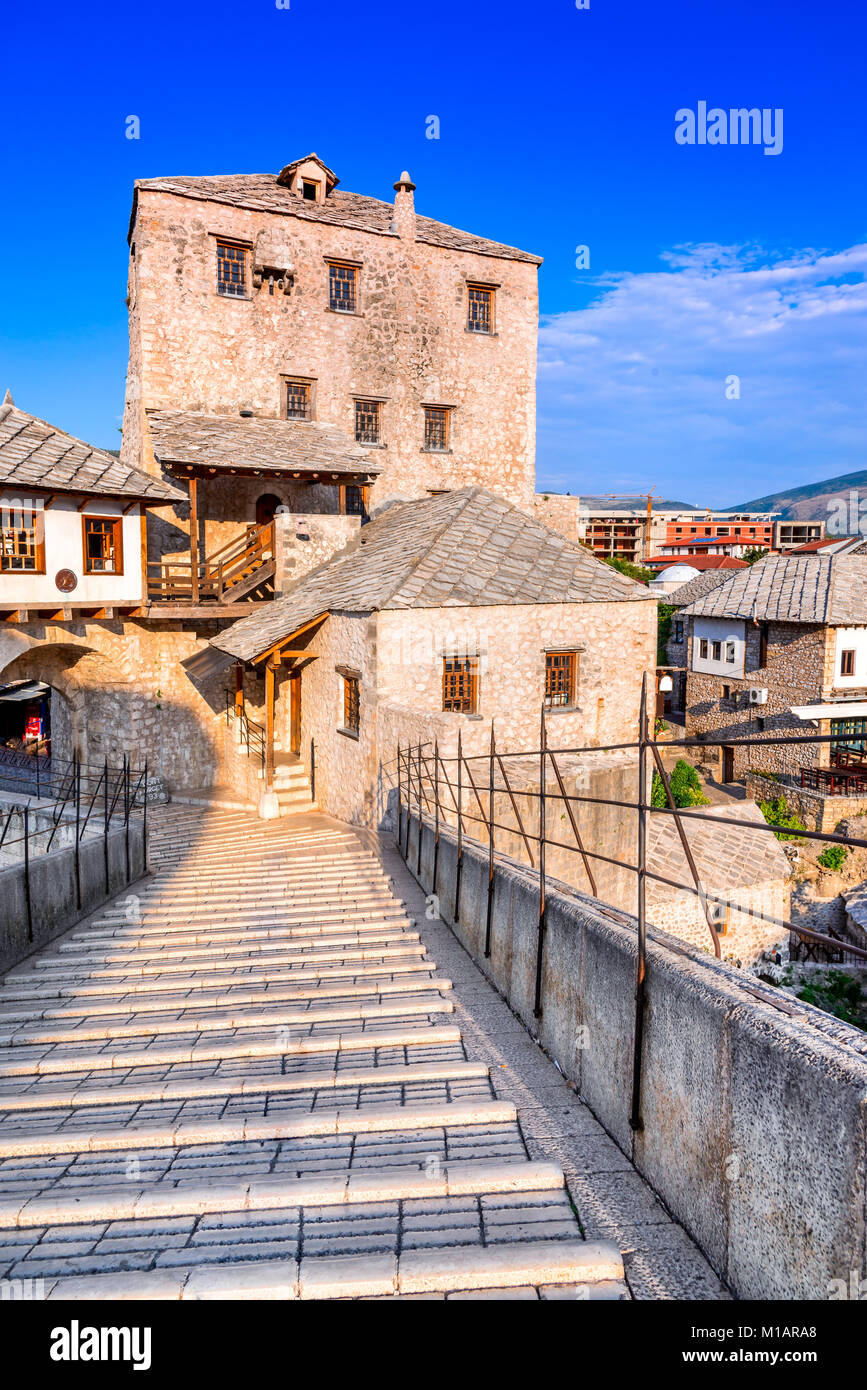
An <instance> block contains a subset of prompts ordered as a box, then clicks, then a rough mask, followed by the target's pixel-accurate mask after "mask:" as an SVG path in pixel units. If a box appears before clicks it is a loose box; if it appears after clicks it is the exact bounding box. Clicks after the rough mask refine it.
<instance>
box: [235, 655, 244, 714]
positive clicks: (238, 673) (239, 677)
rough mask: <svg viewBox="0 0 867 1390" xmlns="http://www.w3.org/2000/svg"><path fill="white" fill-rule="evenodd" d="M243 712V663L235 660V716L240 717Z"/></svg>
mask: <svg viewBox="0 0 867 1390" xmlns="http://www.w3.org/2000/svg"><path fill="white" fill-rule="evenodd" d="M243 713H244V663H243V661H236V662H235V718H236V719H240V718H241V715H242V714H243Z"/></svg>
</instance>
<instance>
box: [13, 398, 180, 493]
mask: <svg viewBox="0 0 867 1390" xmlns="http://www.w3.org/2000/svg"><path fill="white" fill-rule="evenodd" d="M0 485H2V486H4V487H7V486H8V487H15V488H19V489H26V488H38V489H47V490H48V491H50V492H74V493H79V494H80V493H93V494H94V495H98V496H102V497H127V498H132V497H137V498H140V499H142V500H146V501H151V502H174V501H180V500H182V499H183V493H181V492H179V491H178V489H177V488H175V487H172V486H171V484H170V483H165V482H162V480H161V479H159V478H152V477H151V476H150V474H149V473H143V472H141V470H140V469H138V468H130V467H129V465H128V464H126V463H121V462H120V459H117V458H115V456H114V454H109V453H107V452H106V451H105V450H104V449H95V448H94V447H93V445H92V444H86V443H85V442H84V440H83V439H76V438H75V436H74V435H71V434H67V433H66V431H65V430H59V429H56V428H55V426H54V425H49V424H48V423H47V421H45V420H40V419H38V418H37V416H35V415H28V413H27V411H26V410H19V408H18V406H17V405H15V404H14V403H13V401H12V399H11V397H10V396H9V393H8V392H7V394H6V399H5V400H4V401H3V404H2V405H0Z"/></svg>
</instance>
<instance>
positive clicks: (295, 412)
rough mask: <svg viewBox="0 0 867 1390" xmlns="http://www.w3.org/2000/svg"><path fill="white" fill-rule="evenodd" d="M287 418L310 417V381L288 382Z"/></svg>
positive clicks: (306, 418)
mask: <svg viewBox="0 0 867 1390" xmlns="http://www.w3.org/2000/svg"><path fill="white" fill-rule="evenodd" d="M286 419H287V420H309V419H310V382H309V381H287V382H286Z"/></svg>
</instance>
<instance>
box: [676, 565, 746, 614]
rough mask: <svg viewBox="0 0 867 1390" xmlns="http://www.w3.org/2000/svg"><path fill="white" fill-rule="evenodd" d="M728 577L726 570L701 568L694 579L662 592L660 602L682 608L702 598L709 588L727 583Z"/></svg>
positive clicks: (708, 591) (729, 576)
mask: <svg viewBox="0 0 867 1390" xmlns="http://www.w3.org/2000/svg"><path fill="white" fill-rule="evenodd" d="M730 578H731V575H730V573H729V572H728V571H727V570H702V572H701V574H697V575H696V576H695V578H694V579H690V580H688V581H687V583H686V584H681V586H680V588H679V589H672V591H671V593H668V594H663V596H662V598H661V599H660V602H661V603H670V604H672V605H673V607H675V608H684V607H685V606H686V605H687V604H688V603H695V602H696V600H697V599H700V598H704V596H705V594H709V593H710V591H711V589H716V588H718V587H719V585H720V584H725V583H727V581H728V580H729V579H730Z"/></svg>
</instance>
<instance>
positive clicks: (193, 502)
mask: <svg viewBox="0 0 867 1390" xmlns="http://www.w3.org/2000/svg"><path fill="white" fill-rule="evenodd" d="M197 490H198V484H197V480H196V478H195V476H193V477H191V478H190V573H191V576H192V589H193V592H192V599H193V603H198V601H199V508H198V497H197Z"/></svg>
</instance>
